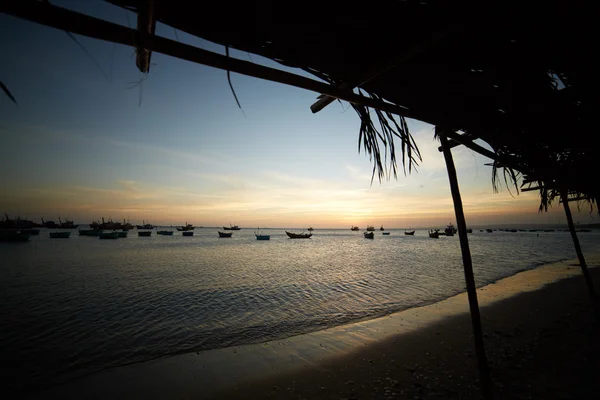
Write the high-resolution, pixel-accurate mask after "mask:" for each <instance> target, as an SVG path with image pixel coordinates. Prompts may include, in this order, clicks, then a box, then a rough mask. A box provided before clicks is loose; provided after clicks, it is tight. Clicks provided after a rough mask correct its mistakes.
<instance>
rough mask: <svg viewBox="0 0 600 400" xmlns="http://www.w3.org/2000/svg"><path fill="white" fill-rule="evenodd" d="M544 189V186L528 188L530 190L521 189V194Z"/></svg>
mask: <svg viewBox="0 0 600 400" xmlns="http://www.w3.org/2000/svg"><path fill="white" fill-rule="evenodd" d="M542 188H543V186H534V187H528V188H521V192H532V191H534V190H540V189H542Z"/></svg>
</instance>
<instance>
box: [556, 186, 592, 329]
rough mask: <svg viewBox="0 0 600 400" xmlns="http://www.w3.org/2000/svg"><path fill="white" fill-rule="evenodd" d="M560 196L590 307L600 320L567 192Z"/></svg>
mask: <svg viewBox="0 0 600 400" xmlns="http://www.w3.org/2000/svg"><path fill="white" fill-rule="evenodd" d="M560 197H561V200H562V203H563V207H564V208H565V215H566V216H567V223H568V224H569V232H571V238H572V239H573V245H574V246H575V252H576V253H577V258H578V259H579V266H580V267H581V272H582V273H583V277H584V279H585V284H586V286H587V290H588V293H589V295H590V300H591V302H592V307H593V309H594V313H595V314H596V318H598V320H600V308H599V307H598V300H597V299H596V292H595V291H594V283H593V282H592V277H591V276H590V271H589V270H588V267H587V264H586V262H585V257H584V256H583V251H581V246H580V245H579V238H578V237H577V233H576V232H575V224H574V223H573V216H572V215H571V208H570V207H569V198H568V195H567V192H561V194H560Z"/></svg>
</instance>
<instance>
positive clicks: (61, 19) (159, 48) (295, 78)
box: [2, 0, 426, 121]
mask: <svg viewBox="0 0 600 400" xmlns="http://www.w3.org/2000/svg"><path fill="white" fill-rule="evenodd" d="M2 11H4V12H6V13H8V14H10V15H13V16H15V17H18V18H22V19H25V20H29V21H32V22H37V23H39V24H42V25H46V26H50V27H53V28H57V29H61V30H66V31H68V32H72V33H76V34H79V35H83V36H88V37H91V38H95V39H100V40H106V41H108V42H113V43H120V44H124V45H128V46H133V47H138V46H140V47H143V48H145V49H148V50H150V51H153V52H157V53H162V54H165V55H168V56H172V57H176V58H180V59H183V60H186V61H191V62H194V63H197V64H203V65H207V66H209V67H214V68H219V69H223V70H229V71H231V72H237V73H239V74H242V75H247V76H252V77H255V78H260V79H265V80H268V81H272V82H278V83H283V84H285V85H289V86H295V87H298V88H301V89H306V90H311V91H314V92H317V93H324V94H326V95H328V96H332V97H335V98H339V99H341V100H345V101H348V102H350V103H354V104H359V105H363V106H366V107H371V108H375V109H379V110H382V111H387V112H389V113H392V114H397V115H402V116H404V117H407V118H415V119H419V120H421V121H426V120H425V119H424V118H422V117H420V116H419V115H418V114H416V113H415V112H413V111H411V110H409V109H407V108H404V107H400V106H397V105H394V104H391V103H386V102H383V101H378V100H374V99H371V98H368V97H364V96H360V95H357V94H354V93H352V91H350V90H344V89H339V88H335V87H333V86H331V85H329V84H326V83H323V82H319V81H316V80H313V79H310V78H306V77H303V76H300V75H296V74H292V73H289V72H285V71H281V70H278V69H274V68H269V67H265V66H262V65H258V64H254V63H251V62H248V61H244V60H238V59H235V58H230V57H226V56H222V55H220V54H216V53H213V52H210V51H206V50H203V49H199V48H197V47H193V46H190V45H187V44H184V43H180V42H176V41H174V40H170V39H166V38H163V37H160V36H155V35H145V34H140V32H138V31H137V30H134V29H129V28H127V27H124V26H122V25H117V24H113V23H111V22H107V21H103V20H101V19H98V18H94V17H90V16H88V15H85V14H81V13H78V12H75V11H71V10H67V9H65V8H61V7H57V6H53V5H51V4H49V3H41V2H32V1H15V0H12V1H8V2H4V3H3V4H2Z"/></svg>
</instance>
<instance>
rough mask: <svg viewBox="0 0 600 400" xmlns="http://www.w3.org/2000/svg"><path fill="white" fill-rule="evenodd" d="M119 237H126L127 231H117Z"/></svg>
mask: <svg viewBox="0 0 600 400" xmlns="http://www.w3.org/2000/svg"><path fill="white" fill-rule="evenodd" d="M117 237H120V238H126V237H127V231H117Z"/></svg>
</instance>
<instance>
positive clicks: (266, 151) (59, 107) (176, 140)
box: [0, 1, 595, 228]
mask: <svg viewBox="0 0 600 400" xmlns="http://www.w3.org/2000/svg"><path fill="white" fill-rule="evenodd" d="M53 3H54V4H56V5H60V6H64V7H67V8H71V9H74V10H77V11H81V12H84V13H86V14H90V15H93V16H97V17H100V18H103V19H108V20H110V21H112V22H115V23H119V24H122V25H124V26H131V27H133V26H134V25H135V15H134V14H131V13H129V15H128V12H126V11H125V10H122V9H120V8H116V7H114V6H111V5H109V4H106V3H103V2H100V1H85V2H79V1H61V2H59V1H53ZM157 34H158V35H162V36H166V37H168V38H171V39H177V40H180V41H183V42H186V43H189V44H191V45H194V46H198V47H202V48H204V49H207V50H211V51H215V52H218V53H221V54H224V52H225V50H224V48H223V47H222V46H218V45H215V44H212V43H210V42H207V41H203V40H199V39H196V38H192V37H190V36H188V35H186V34H184V33H182V32H177V36H176V34H175V32H174V30H173V29H172V28H169V27H165V26H161V25H158V26H157ZM0 37H2V41H1V42H0V51H1V52H2V54H3V55H4V57H3V62H2V63H0V80H2V82H4V83H5V84H6V85H7V86H8V87H9V88H10V90H11V91H12V93H13V94H14V96H15V97H16V99H17V101H18V106H15V105H14V104H13V103H12V102H11V101H10V100H9V99H8V98H7V97H6V96H4V95H3V94H2V93H0V148H1V149H2V151H3V154H2V157H1V158H0V179H1V181H2V196H0V212H7V213H8V214H9V215H10V216H11V217H12V216H15V215H17V214H20V215H21V216H22V217H28V218H29V219H34V220H38V219H39V218H40V217H44V218H46V219H57V218H58V216H61V217H66V216H70V217H71V219H74V220H75V221H77V222H81V223H87V222H90V221H92V220H97V219H100V218H101V217H104V218H109V217H112V218H113V219H114V220H121V219H123V218H128V219H129V220H131V222H132V223H141V222H142V220H145V221H146V222H151V223H155V224H169V225H170V224H182V223H184V222H186V221H187V222H190V223H193V224H196V225H204V226H216V225H223V224H229V223H230V222H231V223H233V224H238V225H240V226H252V227H254V226H269V227H307V226H309V225H312V226H313V227H315V228H327V227H331V228H345V227H350V225H359V226H361V227H364V226H366V224H371V225H376V226H379V225H381V224H383V225H384V226H386V227H389V228H394V227H397V228H404V227H408V226H412V227H429V226H442V225H445V224H446V223H448V222H450V221H455V218H454V210H453V206H452V199H451V197H450V189H449V186H448V177H447V173H446V168H445V164H444V159H443V156H442V154H441V153H439V152H438V151H437V147H438V145H439V143H437V142H435V141H434V140H433V127H432V126H430V125H427V124H423V123H421V122H418V121H409V126H410V127H411V130H412V133H413V135H414V137H415V140H416V142H417V145H418V146H419V149H420V150H421V154H422V156H423V162H422V164H421V166H420V167H419V168H418V172H416V173H415V172H413V173H412V174H411V175H410V176H404V175H403V174H400V175H399V176H398V179H397V180H393V179H392V180H390V181H385V182H383V183H381V184H380V183H379V182H378V181H377V180H375V181H374V182H373V185H371V169H372V164H371V163H370V161H369V158H368V156H366V155H365V154H364V153H361V154H358V151H357V143H358V142H357V141H358V130H359V122H360V121H359V119H358V116H357V115H356V114H355V113H354V111H353V110H352V109H351V108H348V104H347V103H345V102H344V103H343V104H340V103H339V102H336V103H333V104H331V105H330V106H328V107H327V108H325V109H324V110H323V111H321V112H320V113H318V114H312V113H311V111H310V108H309V107H310V105H311V104H312V103H314V101H315V100H316V97H317V95H318V94H317V93H312V92H309V91H305V90H302V89H297V88H293V87H289V86H285V85H281V84H276V83H271V82H267V81H263V80H260V79H256V78H250V77H245V76H242V75H239V74H232V82H233V85H234V88H235V90H236V93H237V95H238V98H239V100H240V102H241V105H242V108H243V111H241V110H240V109H238V108H237V105H236V103H235V100H234V98H233V95H232V94H231V91H230V89H229V85H228V83H227V78H226V72H225V71H222V70H217V69H213V68H209V67H205V66H202V65H197V64H192V63H190V62H186V61H182V60H178V59H174V58H171V57H167V56H163V55H161V54H156V53H155V54H153V56H152V62H153V65H152V67H151V70H150V74H149V75H148V76H147V77H146V79H143V78H144V77H143V76H142V75H141V74H140V72H139V71H138V70H137V68H136V66H135V51H134V50H133V49H132V48H130V47H125V46H121V45H114V44H112V43H107V42H102V41H97V40H93V39H88V38H85V37H79V36H77V39H78V41H79V42H80V43H81V44H82V45H83V47H84V48H85V51H87V52H89V53H90V54H91V55H92V57H93V59H92V58H91V57H90V56H88V55H87V54H86V52H85V51H84V50H82V49H81V48H80V47H79V45H78V44H77V43H75V42H74V41H73V40H72V39H71V38H70V37H69V36H68V35H67V34H66V33H65V32H62V31H59V30H55V29H52V28H47V27H43V26H40V25H37V24H34V23H30V22H27V21H23V20H18V19H16V18H13V17H10V16H7V15H5V14H2V15H0ZM232 56H234V57H238V58H241V59H244V60H252V61H253V62H257V63H261V64H263V65H268V66H272V67H276V68H280V69H286V70H288V71H290V72H294V73H297V74H302V75H306V76H309V75H308V74H306V73H302V72H301V71H299V70H293V69H290V68H282V67H281V66H280V65H278V64H276V63H275V62H272V61H269V60H266V59H263V58H261V57H259V56H256V55H251V56H250V55H248V54H247V53H243V52H232ZM96 63H97V64H96ZM142 80H143V81H142ZM140 81H142V82H141V83H140ZM140 101H141V104H140ZM453 153H454V157H455V162H456V165H457V170H458V175H459V181H460V185H461V190H462V195H463V202H464V206H465V213H466V216H467V223H468V224H469V225H472V226H476V225H486V224H490V225H491V224H517V223H519V224H543V223H564V222H565V218H564V213H563V212H562V208H560V207H559V205H558V204H555V205H554V207H553V208H552V210H551V212H549V213H538V212H537V208H538V204H539V200H538V195H537V193H535V192H530V193H523V194H520V195H518V196H515V197H512V196H511V195H510V194H509V193H508V191H507V190H506V189H505V188H504V189H503V190H502V191H501V192H500V193H494V192H493V190H492V185H491V168H490V167H488V166H485V165H484V164H485V163H488V162H490V160H489V159H487V158H485V157H483V156H479V155H476V154H475V153H473V152H471V151H469V150H467V149H465V148H462V147H461V148H455V149H454V150H453ZM574 208H576V207H574ZM574 218H575V221H581V222H582V223H587V222H595V221H593V220H592V219H591V217H590V213H589V209H585V208H584V209H582V211H581V212H576V213H575V217H574Z"/></svg>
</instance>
